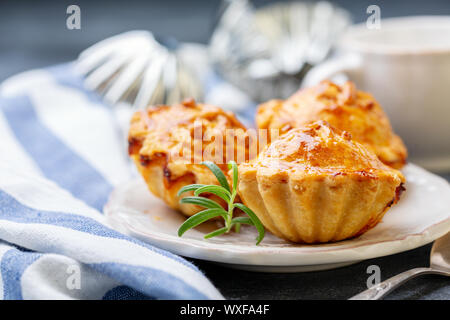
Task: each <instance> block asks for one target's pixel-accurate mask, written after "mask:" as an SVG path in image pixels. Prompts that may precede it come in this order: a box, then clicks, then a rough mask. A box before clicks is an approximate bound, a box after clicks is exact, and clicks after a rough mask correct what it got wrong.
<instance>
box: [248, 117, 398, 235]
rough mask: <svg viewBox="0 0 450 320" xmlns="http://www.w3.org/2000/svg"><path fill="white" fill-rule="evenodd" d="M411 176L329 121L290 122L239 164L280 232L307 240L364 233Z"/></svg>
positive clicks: (255, 205)
mask: <svg viewBox="0 0 450 320" xmlns="http://www.w3.org/2000/svg"><path fill="white" fill-rule="evenodd" d="M404 181H405V179H404V177H403V175H402V174H401V173H400V172H399V171H397V170H395V169H393V168H391V167H389V166H386V165H385V164H383V163H382V162H381V161H380V160H379V159H378V158H377V156H376V155H375V154H374V153H373V152H371V151H370V150H368V149H367V148H366V147H365V146H363V145H362V144H360V143H358V142H355V141H352V139H351V134H350V133H348V132H343V131H340V130H338V129H334V128H332V127H331V126H330V125H329V124H328V123H327V122H325V121H318V122H314V123H312V124H309V125H306V126H305V127H302V128H296V129H292V130H290V131H289V132H287V133H286V134H284V135H282V136H281V137H279V139H277V140H275V141H272V143H271V144H269V145H267V146H266V147H265V148H264V150H263V151H262V152H261V153H260V154H259V155H258V157H257V158H256V159H254V160H252V161H250V162H248V163H243V164H240V165H239V195H240V198H241V200H242V201H243V203H244V204H245V205H246V206H247V207H249V208H250V209H252V210H253V211H254V212H255V214H256V215H257V216H258V218H259V219H260V220H261V222H262V223H263V224H264V226H265V227H266V228H267V229H268V230H270V231H271V232H272V233H273V234H275V235H277V236H279V237H282V238H285V239H287V240H290V241H293V242H300V243H322V242H330V241H338V240H343V239H347V238H350V237H354V236H357V235H360V234H362V233H364V232H365V231H367V230H368V229H370V228H372V227H374V226H375V225H376V224H377V223H378V222H379V221H380V220H381V218H382V217H383V215H384V213H385V212H386V211H387V210H388V208H389V207H390V206H391V205H392V204H394V203H396V202H397V201H398V199H399V197H400V194H401V191H402V190H403V186H402V183H403V182H404Z"/></svg>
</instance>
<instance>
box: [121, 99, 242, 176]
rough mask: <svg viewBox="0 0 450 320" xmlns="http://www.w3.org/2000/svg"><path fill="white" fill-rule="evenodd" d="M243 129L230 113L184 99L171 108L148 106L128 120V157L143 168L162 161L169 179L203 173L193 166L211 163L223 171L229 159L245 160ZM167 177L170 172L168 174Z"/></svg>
mask: <svg viewBox="0 0 450 320" xmlns="http://www.w3.org/2000/svg"><path fill="white" fill-rule="evenodd" d="M246 134H247V132H246V128H245V127H244V126H243V125H242V124H241V123H240V122H239V121H238V120H237V119H236V117H235V116H234V115H233V114H232V113H228V112H225V111H223V110H222V109H220V108H218V107H215V106H211V105H207V104H197V103H196V102H195V101H194V100H192V99H191V100H186V101H184V102H182V103H181V104H177V105H173V106H158V107H150V108H148V109H147V110H143V111H138V112H136V113H135V114H134V116H133V117H132V120H131V125H130V131H129V138H128V141H129V154H130V155H131V156H134V157H139V158H140V161H141V163H142V164H143V165H145V166H148V165H149V164H151V163H152V162H157V161H164V162H165V165H164V166H165V167H166V170H170V174H171V175H172V177H176V176H180V175H183V174H185V173H186V171H189V170H192V167H193V166H195V167H196V170H198V171H199V172H200V171H202V172H203V171H204V170H206V171H207V169H206V168H203V166H200V165H196V164H199V163H200V162H202V161H206V160H209V161H213V162H215V163H216V164H217V165H219V167H221V168H222V169H223V170H224V171H225V170H228V169H227V165H226V163H227V162H228V161H230V160H234V161H236V162H238V163H239V162H244V161H247V160H248V157H249V153H248V144H249V143H250V142H249V139H248V137H247V136H246ZM168 174H169V173H168Z"/></svg>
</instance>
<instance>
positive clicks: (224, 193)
mask: <svg viewBox="0 0 450 320" xmlns="http://www.w3.org/2000/svg"><path fill="white" fill-rule="evenodd" d="M204 192H210V193H214V194H215V195H216V196H219V197H221V198H222V199H223V200H225V202H226V203H228V202H230V199H231V194H230V193H229V192H228V190H226V189H225V188H224V187H221V186H216V185H208V186H203V187H201V188H198V189H197V190H195V192H194V195H196V196H199V195H200V194H202V193H204Z"/></svg>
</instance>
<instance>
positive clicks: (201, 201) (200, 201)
mask: <svg viewBox="0 0 450 320" xmlns="http://www.w3.org/2000/svg"><path fill="white" fill-rule="evenodd" d="M180 203H190V204H196V205H198V206H201V207H204V208H210V209H215V208H217V209H223V208H222V206H221V205H220V204H218V203H217V202H214V201H213V200H211V199H207V198H203V197H184V198H183V199H181V200H180Z"/></svg>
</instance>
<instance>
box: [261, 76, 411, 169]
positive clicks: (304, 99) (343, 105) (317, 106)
mask: <svg viewBox="0 0 450 320" xmlns="http://www.w3.org/2000/svg"><path fill="white" fill-rule="evenodd" d="M317 120H325V121H327V122H329V123H330V124H331V125H332V126H333V127H335V128H338V129H340V130H345V131H348V132H350V133H351V134H352V137H353V139H354V140H356V141H358V142H360V143H362V144H364V145H365V146H366V147H367V148H369V149H370V150H372V151H373V152H374V153H375V154H376V155H377V156H378V158H380V160H381V161H383V163H385V164H387V165H389V166H391V167H394V168H397V169H398V168H401V167H402V166H403V165H404V164H405V163H406V158H407V151H406V147H405V145H404V144H403V142H402V140H401V139H400V138H399V137H398V136H397V135H395V134H394V133H393V131H392V128H391V125H390V123H389V119H388V118H387V116H386V114H385V113H384V111H383V110H382V108H381V107H380V105H379V104H378V103H377V102H376V101H375V99H374V98H373V97H372V96H371V95H370V94H368V93H366V92H362V91H357V90H356V88H355V85H354V84H353V83H351V82H347V83H345V84H344V85H343V86H338V85H336V84H334V83H332V82H330V81H323V82H321V83H320V84H318V85H317V86H314V87H311V88H307V89H304V90H300V91H298V92H297V93H295V94H294V95H293V96H291V97H290V98H288V99H287V100H284V101H283V100H271V101H269V102H266V103H264V104H262V105H261V106H260V107H259V109H258V113H257V115H256V123H257V126H258V128H261V129H279V130H280V132H279V134H283V133H285V132H287V131H289V130H290V129H292V128H298V127H301V126H303V125H305V124H307V123H310V122H313V121H317ZM277 133H278V132H277Z"/></svg>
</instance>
